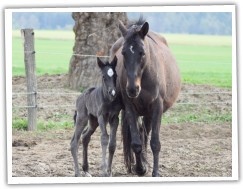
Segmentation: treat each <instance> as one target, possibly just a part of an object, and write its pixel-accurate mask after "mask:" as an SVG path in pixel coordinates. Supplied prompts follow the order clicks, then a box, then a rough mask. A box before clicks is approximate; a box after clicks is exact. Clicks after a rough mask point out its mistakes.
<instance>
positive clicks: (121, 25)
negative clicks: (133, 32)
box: [118, 20, 127, 37]
mask: <svg viewBox="0 0 243 189" xmlns="http://www.w3.org/2000/svg"><path fill="white" fill-rule="evenodd" d="M118 28H119V30H120V31H121V33H122V36H123V37H125V36H126V35H127V28H126V26H125V25H124V24H123V22H122V21H121V20H119V24H118Z"/></svg>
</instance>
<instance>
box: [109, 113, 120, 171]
mask: <svg viewBox="0 0 243 189" xmlns="http://www.w3.org/2000/svg"><path fill="white" fill-rule="evenodd" d="M109 123H110V142H109V159H108V168H107V173H108V176H112V171H111V165H112V160H113V155H114V153H115V150H116V131H117V127H118V124H119V118H118V116H114V117H112V118H111V119H110V120H109Z"/></svg>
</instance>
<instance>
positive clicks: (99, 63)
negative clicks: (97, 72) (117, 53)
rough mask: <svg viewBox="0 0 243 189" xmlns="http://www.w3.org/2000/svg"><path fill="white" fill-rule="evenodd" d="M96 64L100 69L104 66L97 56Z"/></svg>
mask: <svg viewBox="0 0 243 189" xmlns="http://www.w3.org/2000/svg"><path fill="white" fill-rule="evenodd" d="M97 64H98V66H99V67H100V69H102V68H103V67H104V66H105V64H104V63H103V62H102V61H101V60H100V58H99V57H97Z"/></svg>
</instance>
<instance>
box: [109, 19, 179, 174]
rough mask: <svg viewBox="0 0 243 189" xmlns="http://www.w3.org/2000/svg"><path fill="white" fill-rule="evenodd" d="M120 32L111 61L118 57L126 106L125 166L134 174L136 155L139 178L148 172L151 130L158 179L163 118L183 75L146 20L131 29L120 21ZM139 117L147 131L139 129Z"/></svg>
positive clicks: (133, 25) (162, 40)
mask: <svg viewBox="0 0 243 189" xmlns="http://www.w3.org/2000/svg"><path fill="white" fill-rule="evenodd" d="M119 29H120V31H121V33H122V37H121V38H120V39H118V40H117V41H116V42H115V44H114V45H113V46H112V48H111V58H113V57H114V56H115V55H116V56H117V58H118V63H117V64H118V65H117V74H118V82H119V87H120V91H121V93H122V98H123V103H124V106H125V109H124V112H123V118H122V127H123V129H122V133H123V146H124V156H125V157H124V159H125V163H126V166H127V169H128V171H131V170H132V169H131V164H132V163H133V153H132V152H134V153H135V158H136V164H135V165H134V167H133V168H134V171H135V172H136V173H137V174H138V175H144V174H145V173H146V172H147V171H148V168H147V164H146V156H145V155H144V151H145V150H144V146H146V144H147V138H148V135H149V133H150V131H151V130H152V132H151V140H150V146H151V149H152V152H153V172H152V176H159V173H158V169H159V162H158V161H159V152H160V138H159V132H160V125H161V118H162V114H163V113H164V112H165V111H166V110H168V108H170V107H171V106H172V105H173V103H174V102H175V101H176V99H177V96H178V94H179V91H180V85H181V84H180V73H179V70H178V67H177V64H176V60H175V58H174V57H173V55H172V53H171V51H170V49H169V47H168V45H167V42H166V40H165V38H163V37H161V36H160V35H157V34H155V33H153V32H149V24H148V23H147V22H145V21H144V20H143V19H139V21H137V22H136V23H134V24H131V25H130V26H128V27H125V26H124V24H123V23H122V22H119ZM140 116H142V118H143V124H142V125H143V126H144V129H143V128H139V126H140V125H141V124H139V121H138V120H139V117H140ZM141 131H144V132H141ZM141 133H145V134H141ZM145 149H146V147H145Z"/></svg>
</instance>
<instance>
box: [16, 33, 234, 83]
mask: <svg viewBox="0 0 243 189" xmlns="http://www.w3.org/2000/svg"><path fill="white" fill-rule="evenodd" d="M164 36H165V37H166V39H167V41H168V43H169V46H170V48H171V49H172V51H173V54H174V55H175V56H176V59H177V62H178V65H179V67H180V71H181V75H182V78H183V82H187V83H197V84H209V85H215V86H221V87H231V85H232V46H231V37H230V36H207V35H203V36H200V35H184V34H182V35H175V34H165V35H164ZM73 44H74V34H73V32H72V31H35V50H36V68H37V74H39V75H42V74H45V73H48V74H57V73H67V72H68V67H69V61H70V58H71V55H72V48H73ZM12 45H13V47H12V49H13V54H12V58H13V62H12V67H13V70H12V71H13V75H24V74H25V72H24V58H23V47H22V40H21V37H20V32H19V31H13V41H12Z"/></svg>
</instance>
